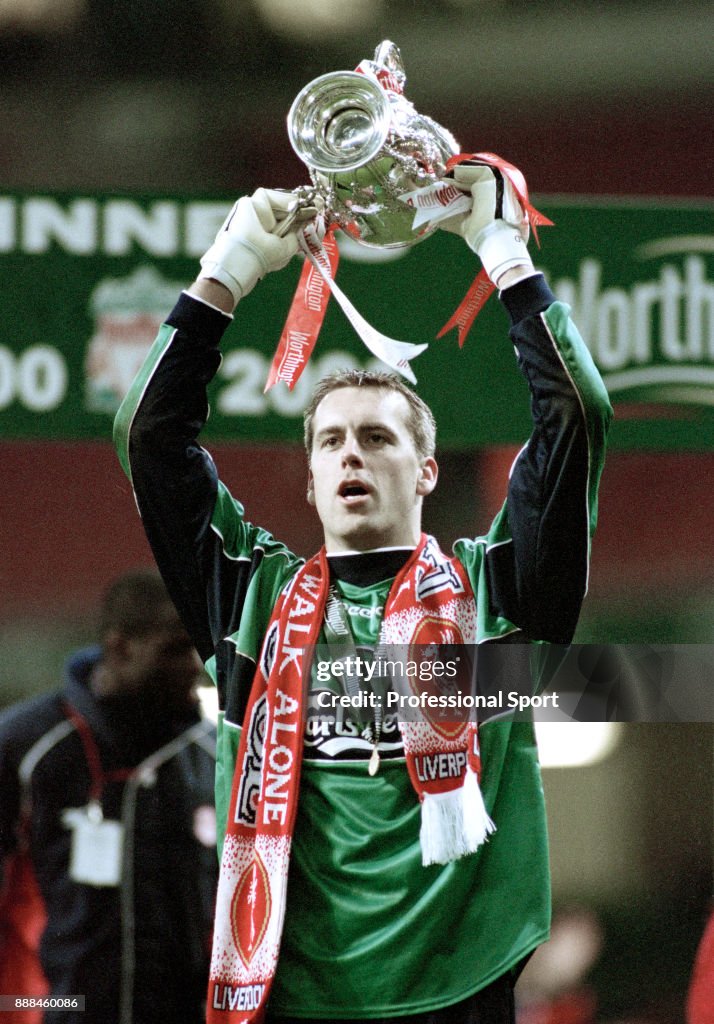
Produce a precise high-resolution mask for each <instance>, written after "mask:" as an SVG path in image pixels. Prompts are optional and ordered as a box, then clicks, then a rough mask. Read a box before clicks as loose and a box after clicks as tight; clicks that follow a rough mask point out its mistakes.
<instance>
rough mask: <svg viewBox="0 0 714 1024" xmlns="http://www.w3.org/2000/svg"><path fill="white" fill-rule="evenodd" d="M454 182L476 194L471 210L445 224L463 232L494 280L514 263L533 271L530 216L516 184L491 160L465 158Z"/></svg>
mask: <svg viewBox="0 0 714 1024" xmlns="http://www.w3.org/2000/svg"><path fill="white" fill-rule="evenodd" d="M452 174H453V180H454V184H455V185H456V186H457V187H458V188H460V189H461V191H462V192H470V193H471V195H472V197H473V206H472V208H471V212H470V213H467V214H465V215H464V216H463V217H459V218H456V217H453V218H450V220H448V221H447V222H445V224H443V225H442V227H446V229H447V231H453V232H455V233H457V234H460V235H461V236H462V238H464V239H465V241H466V243H467V245H468V246H469V248H471V249H473V251H474V252H475V253H477V255H478V257H479V259H480V260H481V263H482V264H483V267H484V270H485V271H486V273H487V274H488V276H489V278H490V279H491V281H492V282H493V283H494V284H496V285H497V284H498V279H499V278H500V277H501V276H502V275H503V274H504V273H505V272H506V271H507V270H510V269H511V268H512V267H523V268H524V269H526V270H530V271H531V272H533V261H532V260H531V257H530V254H529V252H528V248H527V245H528V236H529V226H528V216H527V214H526V212H525V210H524V209H523V207H522V206H521V203H520V201H519V199H518V196H517V195H516V191H515V189H514V188H513V185H512V184H511V183H510V181H509V180H508V178H506V177H505V175H503V174H501V172H500V171H499V170H497V169H495V168H492V167H489V166H488V165H487V164H475V163H468V162H464V163H461V164H457V165H456V166H455V167H454V169H453V172H452Z"/></svg>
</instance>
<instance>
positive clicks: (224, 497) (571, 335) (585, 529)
mask: <svg viewBox="0 0 714 1024" xmlns="http://www.w3.org/2000/svg"><path fill="white" fill-rule="evenodd" d="M501 298H502V301H503V304H504V306H505V307H506V310H507V312H508V314H509V317H510V320H511V327H510V340H511V342H512V344H513V345H514V347H515V350H516V354H517V362H518V366H519V368H520V370H521V371H522V373H523V375H524V377H525V378H526V381H527V384H528V388H529V391H530V400H531V413H532V419H533V431H532V433H531V436H530V438H529V440H528V442H527V444H526V445H524V447H523V449H522V451H521V452H520V453H519V455H518V457H517V459H516V461H515V463H514V466H513V469H512V472H511V474H510V478H509V480H508V481H507V482H504V487H506V486H507V491H508V493H507V499H506V501H505V503H504V505H503V507H502V509H501V511H500V512H499V513H498V515H497V516H496V519H495V520H494V522H493V524H492V525H491V528H490V530H489V531H488V533H487V534H485V535H484V536H481V537H476V538H474V539H472V540H462V541H458V542H457V543H456V545H455V547H454V553H455V555H456V556H457V558H459V559H460V561H461V563H462V564H463V565H464V566H465V568H466V570H467V572H468V575H469V578H470V580H471V584H472V587H473V591H474V596H475V600H476V623H475V630H474V634H475V637H476V641H477V643H486V642H491V641H496V640H499V639H501V638H503V637H505V636H507V635H509V634H518V635H519V636H520V638H521V639H526V638H528V639H530V640H538V641H551V642H554V643H568V642H569V641H570V639H571V638H572V636H573V632H574V629H575V625H576V622H577V618H578V614H579V610H580V606H581V603H582V599H583V596H584V594H585V591H586V589H587V579H588V567H589V553H590V538H591V535H592V531H593V529H594V527H595V523H596V519H597V487H598V482H599V479H600V473H601V470H602V464H603V455H604V442H605V436H606V433H607V427H608V424H609V420H610V416H611V410H610V407H609V403H608V400H607V395H606V393H605V390H604V387H603V385H602V381H601V380H600V378H599V375H598V373H597V370H596V368H595V366H594V364H593V362H592V359H591V358H590V356H589V353H588V351H587V349H586V347H585V345H584V343H583V341H582V339H581V338H580V336H579V335H578V332H577V330H576V329H575V327H574V325H573V324H572V322H571V321H570V319H569V315H568V309H567V307H565V306H563V305H561V304H560V303H557V302H554V299H553V295H552V293H551V292H550V290H549V288H548V287H547V285H546V283H545V282H544V280H543V278H542V277H540V276H536V277H532V278H528V279H526V280H523V281H521V282H518V283H517V284H515V285H514V286H513V287H511V288H509V289H507V290H506V291H504V292H503V293H502V296H501ZM229 324H230V319H229V318H228V317H226V316H225V315H223V314H222V313H220V311H218V310H216V309H213V308H211V307H210V306H208V305H206V304H204V303H201V302H200V301H198V300H197V299H195V298H193V297H191V296H189V295H183V296H182V297H181V298H180V299H179V302H178V303H177V305H176V307H175V309H174V310H173V312H172V313H171V315H170V317H169V318H168V320H167V322H166V324H165V325H164V326H163V327H162V328H161V330H160V332H159V336H158V338H157V340H156V342H155V344H154V346H153V348H152V350H151V352H150V353H149V355H148V357H147V359H146V361H145V363H144V365H143V367H142V369H141V370H140V372H139V374H138V375H137V377H136V379H135V381H134V383H133V385H132V387H131V389H130V391H129V393H128V395H127V397H126V399H125V401H124V403H123V404H122V407H121V409H120V410H119V413H118V416H117V420H116V424H115V438H116V443H117V447H118V451H119V455H120V459H121V461H122V465H123V466H124V469H125V471H126V472H127V474H128V476H129V478H130V480H131V483H132V486H133V489H134V493H135V496H136V501H137V505H138V507H139V510H140V512H141V516H142V522H143V525H144V528H145V531H146V534H147V537H148V540H149V542H150V544H151V548H152V551H153V553H154V556H155V558H156V561H157V564H158V566H159V568H160V570H161V573H162V575H163V577H164V579H165V580H166V583H167V587H168V589H169V592H170V594H171V596H172V598H173V600H174V602H175V603H176V606H177V607H178V609H179V611H180V612H181V615H182V618H183V620H184V622H185V623H186V625H187V627H188V629H189V630H190V632H191V636H192V637H193V640H194V643H195V644H196V647H197V649H198V651H199V653H200V654H201V657H202V658H203V661H204V663H205V664H206V666H207V669H208V671H209V672H210V674H211V675H212V677H213V679H214V681H215V683H216V685H217V688H218V694H219V703H220V707H221V716H220V720H219V731H218V761H217V771H216V809H217V812H218V821H219V829H220V828H221V827H222V826H225V822H226V814H227V808H228V804H229V799H230V791H231V782H232V779H233V772H234V767H235V760H236V752H237V748H238V739H239V735H240V728H241V723H242V722H243V718H244V713H245V708H246V704H247V701H248V696H249V693H250V688H251V683H252V680H253V677H254V675H255V671H256V665H257V662H258V659H259V657H260V651H261V646H262V643H263V638H264V636H265V633H266V630H267V628H268V623H269V622H270V617H271V613H272V611H273V609H274V607H275V604H276V602H277V600H278V597H279V594H280V591H281V590H282V588H283V587H284V586H285V585H286V583H287V582H288V581H289V580H290V579H291V578H292V577H293V576H294V574H295V573H296V571H297V569H298V567H299V565H300V564H301V561H300V559H299V558H298V557H297V556H296V555H295V554H293V553H292V552H291V551H289V550H288V549H287V548H286V547H285V545H283V544H281V543H280V542H279V541H277V540H276V539H274V538H273V537H272V536H271V535H270V534H269V533H268V532H267V531H266V530H264V529H261V528H259V527H256V526H253V525H251V524H250V523H249V522H248V521H247V520H246V518H245V516H244V513H243V506H242V505H241V504H240V503H239V502H238V501H236V500H235V499H234V498H233V497H232V496H231V494H230V493H229V492H228V490H227V488H226V487H225V486H224V484H223V483H222V482H221V481H220V480H219V478H218V473H217V470H216V467H215V465H214V463H213V460H212V459H211V457H210V455H209V454H208V452H207V451H206V450H205V449H204V448H203V446H202V445H201V444H200V443H199V440H198V436H199V434H200V431H201V429H202V427H203V425H204V424H205V421H206V419H207V415H208V400H207V392H206V386H207V383H208V382H209V381H210V380H211V378H212V376H213V375H214V374H215V373H216V371H217V368H218V366H219V362H220V356H219V343H220V340H221V337H222V335H223V333H224V332H225V330H226V329H227V327H228V326H229ZM268 471H269V467H268ZM285 500H286V501H289V500H291V496H290V495H286V499H285ZM395 572H396V570H394V569H392V570H391V571H389V572H387V573H385V578H384V579H381V578H379V577H375V579H377V581H378V582H376V583H375V582H374V579H370V580H369V581H365V580H359V581H357V582H359V584H360V585H359V586H358V585H357V582H355V580H354V579H353V580H352V582H351V583H345V582H342V583H341V589H342V592H343V597H344V600H345V601H346V603H347V607H348V614H349V616H350V622H351V623H352V626H353V631H354V633H355V638H356V641H357V642H358V643H363V644H369V643H373V642H374V640H375V638H376V636H377V633H378V629H379V622H380V618H381V612H382V608H383V606H384V603H385V599H386V596H387V592H388V589H389V580H390V579H391V578H392V577H393V576H394V575H395ZM345 578H346V577H342V579H343V580H344V579H345ZM479 738H480V746H481V760H482V778H481V789H482V792H483V796H484V800H485V804H486V808H487V810H488V813H489V814H490V816H491V817H492V819H493V820H494V822H495V824H496V828H497V830H496V832H495V833H494V834H493V835H491V836H490V838H489V840H488V842H487V843H485V844H484V845H483V846H482V847H481V848H480V849H479V851H478V852H477V853H476V854H473V855H470V856H467V857H464V858H462V859H460V860H458V861H456V862H454V863H451V864H448V865H445V866H430V867H428V868H425V867H422V864H421V852H420V846H419V819H420V807H419V803H418V798H417V796H416V793H415V792H414V789H413V787H412V785H411V782H410V780H409V777H408V772H407V768H406V765H405V762H404V757H403V751H402V748H401V742H400V737H399V731H398V729H397V727H396V722H394V721H393V720H389V719H388V718H385V721H384V723H383V728H382V730H381V734H380V748H381V753H382V761H381V767H380V769H379V771H378V773H377V774H376V775H375V776H374V777H372V776H370V775H369V774H368V770H367V766H368V762H369V756H370V752H371V751H370V746H371V744H370V742H369V741H368V739H366V738H365V736H364V735H362V734H361V727H359V726H357V725H355V724H354V723H353V722H350V721H349V719H345V718H343V719H340V720H337V718H336V719H335V721H334V722H333V723H332V725H330V726H326V727H324V728H323V725H321V724H319V723H317V724H313V725H310V726H309V728H308V730H307V734H306V736H305V746H304V764H303V766H302V776H301V785H300V793H299V801H298V819H297V826H296V830H295V834H294V844H293V850H294V853H293V856H292V859H291V865H290V876H289V886H288V899H287V910H286V918H285V929H284V934H283V939H282V947H281V955H280V959H279V964H278V972H277V976H276V979H275V983H274V988H273V991H272V994H271V1002H270V1008H271V1012H273V1013H276V1014H284V1015H287V1016H294V1017H304V1018H306V1019H315V1020H319V1019H320V1018H335V1019H339V1018H352V1017H358V1018H359V1017H361V1018H370V1017H373V1018H374V1017H381V1016H387V1015H398V1014H409V1013H413V1012H419V1011H422V1010H424V1011H428V1010H430V1009H432V1008H441V1007H444V1006H448V1005H449V1004H451V1003H454V1002H457V1001H459V1000H460V999H461V998H464V997H466V996H468V995H469V994H470V993H473V992H476V991H478V990H479V989H481V988H482V987H484V986H486V985H487V984H488V983H489V982H490V981H492V980H494V979H495V978H497V977H498V976H499V975H501V974H503V973H504V972H507V971H508V970H509V969H510V968H511V967H513V966H515V965H516V964H517V963H518V962H519V961H520V960H521V959H522V957H523V956H524V955H526V954H527V953H528V952H529V951H530V950H532V949H533V948H534V947H535V946H536V945H537V944H538V943H539V942H541V941H542V940H543V939H545V938H546V936H547V934H548V920H549V902H550V901H549V881H548V869H547V859H548V855H547V843H546V827H545V812H544V805H543V792H542V786H541V779H540V774H539V769H538V764H537V756H536V747H535V742H534V736H533V731H532V727H531V725H530V724H529V723H527V722H518V723H508V722H488V723H486V724H484V725H483V726H482V728H481V730H480V737H479ZM220 834H222V833H221V832H220V831H219V835H220Z"/></svg>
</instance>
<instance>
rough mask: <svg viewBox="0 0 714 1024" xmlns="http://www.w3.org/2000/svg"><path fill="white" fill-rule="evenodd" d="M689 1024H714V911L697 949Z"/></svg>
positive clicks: (690, 998) (691, 985)
mask: <svg viewBox="0 0 714 1024" xmlns="http://www.w3.org/2000/svg"><path fill="white" fill-rule="evenodd" d="M687 1024H714V910H712V912H711V914H710V915H709V919H708V921H707V923H706V926H705V928H704V933H703V934H702V937H701V940H700V942H699V946H698V948H697V955H696V958H695V961H694V970H693V971H692V977H691V981H690V984H689V992H688V993H687Z"/></svg>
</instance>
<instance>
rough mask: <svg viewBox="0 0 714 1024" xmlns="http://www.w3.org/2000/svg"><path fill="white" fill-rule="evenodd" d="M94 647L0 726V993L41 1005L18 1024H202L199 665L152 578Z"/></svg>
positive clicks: (203, 782)
mask: <svg viewBox="0 0 714 1024" xmlns="http://www.w3.org/2000/svg"><path fill="white" fill-rule="evenodd" d="M100 641H101V642H100V645H99V646H96V647H91V648H88V649H85V650H81V651H78V652H77V653H75V654H74V655H73V656H72V657H71V658H70V659H69V660H68V662H67V666H66V671H65V679H64V684H63V686H62V688H61V689H59V690H57V691H56V692H53V693H50V694H46V695H42V696H39V697H35V698H32V699H30V700H28V701H24V702H22V703H20V704H16V705H14V706H13V707H11V708H9V709H8V710H6V711H5V712H4V713H3V714H2V715H0V856H1V863H2V898H1V899H0V915H1V916H0V992H2V994H3V995H15V996H18V997H33V996H35V997H39V996H43V995H44V996H46V1000H45V1002H46V1003H47V1004H49V1007H50V1008H47V1009H44V1010H43V1009H42V1008H31V1007H28V1006H27V1003H28V1001H29V1000H27V999H26V1002H25V1004H24V1005H25V1009H19V1010H18V1011H17V1012H15V1013H13V1020H15V1021H16V1022H17V1024H21V1022H22V1024H24V1022H27V1024H33V1022H35V1021H45V1022H46V1024H57V1022H60V1021H61V1022H64V1024H72V1022H80V1021H81V1022H83V1024H156V1022H157V1021H160V1020H165V1021H171V1024H200V1022H201V1021H202V1020H203V1019H204V1003H205V990H206V978H207V970H208V962H209V954H210V942H211V930H212V915H213V903H214V898H215V885H216V878H217V869H216V834H215V809H214V805H213V781H214V772H215V733H214V729H213V726H212V725H211V724H210V723H209V722H207V721H205V720H204V719H203V718H202V717H201V714H200V712H199V704H198V700H197V692H196V687H197V684H198V682H199V681H200V678H201V664H200V661H199V659H198V656H197V654H196V651H195V648H194V646H193V644H192V642H191V639H190V637H189V636H188V634H187V633H186V630H185V629H184V627H183V625H182V624H181V621H180V620H179V617H178V615H177V613H176V610H175V608H174V605H173V603H172V602H171V599H170V598H169V596H168V593H167V591H166V588H165V586H164V584H163V582H162V580H161V578H160V577H159V575H158V574H157V573H155V572H154V571H152V570H136V571H133V572H130V573H128V574H126V575H124V576H122V577H120V578H118V579H117V580H116V581H115V582H114V583H113V584H112V585H111V586H110V587H109V589H108V590H107V593H106V595H105V598H104V601H103V605H102V609H101V621H100ZM66 996H84V998H85V1009H84V1012H81V1011H79V1010H78V1009H71V1008H69V1009H68V1008H65V1005H63V997H66ZM53 1003H54V1005H55V1006H58V1007H59V1008H58V1009H52V1008H51V1006H52V1004H53ZM20 1006H22V1003H20Z"/></svg>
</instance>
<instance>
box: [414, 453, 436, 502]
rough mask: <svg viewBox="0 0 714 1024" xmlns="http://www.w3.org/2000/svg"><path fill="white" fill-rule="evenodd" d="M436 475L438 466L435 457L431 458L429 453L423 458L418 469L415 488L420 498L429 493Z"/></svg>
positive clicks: (433, 486)
mask: <svg viewBox="0 0 714 1024" xmlns="http://www.w3.org/2000/svg"><path fill="white" fill-rule="evenodd" d="M438 477H439V467H438V466H437V464H436V459H434V458H432V456H431V455H430V456H429V457H428V458H426V459H424V461H423V462H422V464H421V467H420V469H419V476H418V478H417V489H416V492H417V494H418V495H419V496H420V497H422V498H425V497H426V496H427V494H431V492H432V491H433V490H434V488H435V487H436V481H437V479H438Z"/></svg>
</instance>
